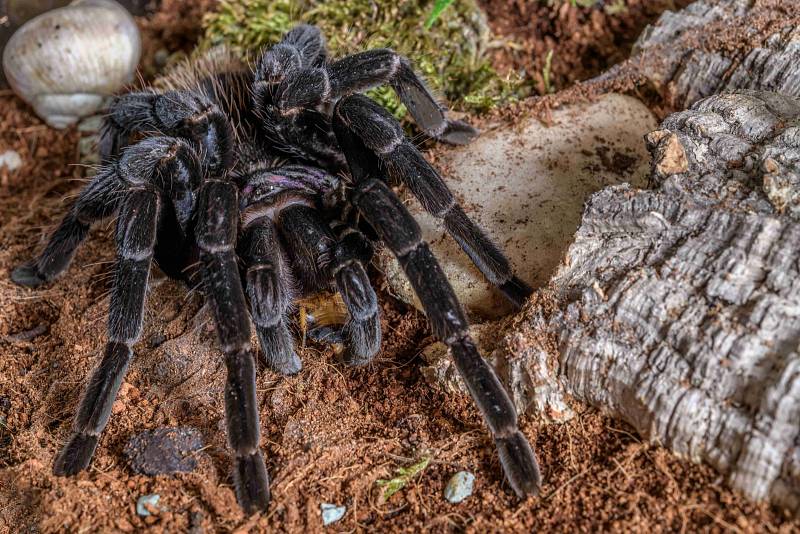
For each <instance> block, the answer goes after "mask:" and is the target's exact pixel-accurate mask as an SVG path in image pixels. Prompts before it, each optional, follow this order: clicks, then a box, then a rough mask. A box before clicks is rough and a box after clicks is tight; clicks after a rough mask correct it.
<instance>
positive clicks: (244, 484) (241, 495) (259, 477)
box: [233, 451, 269, 514]
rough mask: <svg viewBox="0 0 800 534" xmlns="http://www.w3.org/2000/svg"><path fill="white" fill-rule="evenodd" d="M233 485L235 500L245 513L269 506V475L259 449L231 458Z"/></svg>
mask: <svg viewBox="0 0 800 534" xmlns="http://www.w3.org/2000/svg"><path fill="white" fill-rule="evenodd" d="M233 463H234V467H233V485H234V488H235V489H236V500H237V501H239V504H240V505H241V507H242V508H243V509H244V510H245V511H246V512H247V513H250V514H252V513H255V512H258V511H261V510H266V509H267V507H268V506H269V475H267V468H266V466H265V465H264V458H263V457H262V456H261V452H260V451H256V452H254V453H253V454H247V455H245V456H237V457H235V458H234V459H233Z"/></svg>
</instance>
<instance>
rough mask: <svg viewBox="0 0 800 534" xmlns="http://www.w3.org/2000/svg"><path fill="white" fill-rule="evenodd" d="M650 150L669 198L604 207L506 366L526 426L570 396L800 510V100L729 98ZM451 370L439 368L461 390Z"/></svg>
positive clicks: (527, 316) (563, 409)
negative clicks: (530, 419) (799, 204)
mask: <svg viewBox="0 0 800 534" xmlns="http://www.w3.org/2000/svg"><path fill="white" fill-rule="evenodd" d="M648 144H649V149H650V151H651V154H652V156H653V170H652V175H651V178H652V185H653V188H652V189H647V190H643V189H633V188H631V187H629V186H627V185H625V186H614V187H609V188H607V189H605V190H603V191H601V192H599V193H596V194H595V195H594V196H593V197H592V198H591V200H590V201H589V202H588V204H587V206H586V210H585V212H584V216H583V221H582V223H581V226H580V228H579V230H578V232H577V234H576V236H575V242H574V243H573V244H572V245H571V246H570V248H569V251H568V252H567V255H566V258H565V259H564V262H563V263H562V265H561V267H560V268H559V270H558V271H557V273H556V275H555V276H554V277H553V279H552V280H551V284H550V286H549V287H548V288H547V289H543V290H541V291H539V292H538V293H537V294H536V295H534V297H533V299H532V300H531V302H530V303H529V304H528V306H527V308H526V309H525V310H524V311H523V312H522V313H521V314H520V315H519V316H518V317H516V318H515V319H514V320H513V321H512V324H511V325H510V327H509V328H508V330H507V334H506V335H505V338H504V339H502V340H501V341H500V342H499V343H495V344H494V345H495V346H496V347H497V348H496V349H495V350H494V351H493V353H492V358H493V362H494V364H495V366H496V367H497V368H498V370H499V371H500V375H501V376H502V377H503V378H504V380H505V383H506V386H507V387H508V389H509V390H510V392H511V394H512V397H513V398H514V400H515V402H516V404H517V408H518V409H519V410H520V412H525V411H528V413H529V414H535V415H539V416H542V417H544V418H545V419H551V420H552V419H556V420H558V419H563V418H567V417H569V416H570V415H571V410H570V408H569V399H570V398H572V399H576V400H579V401H582V402H585V403H588V404H591V405H593V406H596V407H598V408H601V409H602V410H604V411H606V412H608V413H609V414H611V415H612V416H614V417H618V418H621V419H623V420H625V421H627V422H628V423H629V424H631V425H632V426H633V427H634V428H635V429H636V430H637V431H638V432H639V433H640V434H641V435H642V436H644V437H646V438H649V439H650V440H652V441H654V442H658V443H660V444H663V445H664V446H666V447H668V448H669V449H671V450H672V451H674V452H675V453H677V454H679V455H681V456H684V457H686V458H689V459H691V460H692V461H695V462H706V463H708V464H710V465H712V466H713V467H715V468H716V469H717V470H719V472H720V473H722V474H723V475H724V476H725V477H726V479H727V481H728V482H729V484H730V485H731V486H733V487H734V488H737V489H739V490H742V491H743V492H744V493H745V494H746V495H748V496H749V497H750V498H752V499H755V500H762V499H764V500H770V501H772V502H774V503H777V504H781V505H783V506H786V507H788V508H791V509H794V510H797V509H798V508H800V222H798V218H800V213H799V212H798V211H797V210H796V206H797V199H798V195H800V190H799V189H798V187H799V186H798V184H800V99H794V98H792V97H786V96H782V95H778V94H775V93H766V92H752V91H750V92H740V93H734V94H728V95H721V96H713V97H710V98H708V99H705V100H701V101H700V102H698V103H697V104H696V105H695V106H693V107H692V109H690V110H688V111H683V112H679V113H675V114H673V115H671V116H670V117H669V118H668V119H667V120H666V121H664V123H663V125H662V128H661V129H659V130H657V131H655V132H653V133H652V134H650V135H649V136H648ZM479 337H480V336H479ZM491 346H492V345H491V343H490V344H489V347H490V348H491ZM437 352H438V354H437ZM437 356H441V349H440V348H437V347H432V348H430V349H428V351H427V357H428V358H429V360H430V361H431V362H432V363H431V365H430V367H428V368H427V372H428V373H429V374H432V376H433V377H435V378H437V379H438V380H439V381H440V382H444V383H446V384H450V385H451V386H453V387H460V386H459V385H458V383H457V381H456V380H455V378H454V376H453V372H452V369H450V365H449V363H448V361H447V359H444V358H437Z"/></svg>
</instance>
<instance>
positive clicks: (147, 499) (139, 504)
mask: <svg viewBox="0 0 800 534" xmlns="http://www.w3.org/2000/svg"><path fill="white" fill-rule="evenodd" d="M159 500H161V495H159V494H158V493H152V494H150V495H142V496H141V497H139V499H138V500H137V501H136V513H137V514H139V515H140V516H142V517H146V516H148V515H150V510H148V509H147V506H146V505H150V507H152V508H156V507H157V506H158V501H159Z"/></svg>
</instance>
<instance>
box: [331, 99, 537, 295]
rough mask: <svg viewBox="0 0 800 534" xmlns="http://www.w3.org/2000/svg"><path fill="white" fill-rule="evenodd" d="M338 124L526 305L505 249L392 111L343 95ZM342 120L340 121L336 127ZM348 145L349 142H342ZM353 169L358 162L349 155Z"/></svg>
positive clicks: (496, 282) (487, 272)
mask: <svg viewBox="0 0 800 534" xmlns="http://www.w3.org/2000/svg"><path fill="white" fill-rule="evenodd" d="M334 115H335V116H334V128H335V129H337V128H338V129H337V130H336V135H337V137H340V144H341V135H342V129H343V128H344V129H345V130H347V131H348V132H349V133H348V134H347V135H353V136H355V137H356V138H357V139H358V144H359V149H360V150H362V151H363V152H364V153H365V154H366V153H367V152H368V153H370V154H374V156H375V157H377V158H378V159H379V160H380V161H381V164H382V165H383V167H384V168H385V169H386V173H388V175H389V177H390V178H391V179H392V180H393V181H394V182H396V183H405V184H407V185H408V187H409V189H411V192H412V193H413V194H414V196H415V197H417V199H419V201H420V204H422V207H423V208H425V210H426V211H427V212H428V213H430V214H431V215H433V216H434V217H436V218H438V219H442V221H443V223H444V227H445V229H446V230H447V233H449V234H450V235H451V236H452V237H453V239H454V240H455V241H456V242H457V243H458V245H459V246H460V247H461V249H462V250H463V251H464V252H465V253H466V254H467V256H469V258H470V260H472V263H474V264H475V266H476V267H477V268H478V269H479V270H480V271H481V273H483V275H484V276H485V277H486V279H487V280H489V282H491V283H492V284H493V285H494V286H496V287H497V288H498V289H499V290H500V292H501V293H503V295H504V296H505V297H506V298H507V299H508V300H509V301H510V302H511V303H512V304H514V305H515V306H517V307H518V308H519V307H522V305H523V304H524V303H525V300H526V299H527V298H528V297H529V296H530V295H531V293H532V292H533V291H532V289H531V288H530V287H529V286H528V285H527V284H526V283H525V282H524V281H522V280H521V279H520V278H518V277H517V276H516V275H515V274H514V272H513V270H512V269H511V264H510V263H509V261H508V259H507V258H506V257H505V254H503V252H502V251H501V250H500V248H499V247H498V246H497V245H495V244H494V242H493V241H492V240H491V239H490V238H489V236H487V235H486V232H484V231H483V230H482V229H481V228H480V227H479V226H478V225H477V224H475V222H473V221H472V219H470V218H469V217H468V216H467V214H466V213H464V210H463V209H462V208H461V206H460V205H459V204H458V202H457V201H456V199H455V197H454V196H453V193H452V192H450V189H449V188H448V187H447V184H446V183H445V182H444V180H442V177H441V176H439V173H438V172H436V170H435V169H434V168H433V167H432V166H431V164H430V163H428V162H427V161H426V160H425V158H424V157H423V156H422V154H420V152H419V150H417V148H416V147H415V146H414V144H413V143H411V142H410V141H409V140H408V139H406V138H405V135H404V134H403V129H402V128H401V127H400V125H399V124H398V123H397V121H396V120H395V119H394V117H392V116H391V115H390V114H389V112H388V111H386V110H385V109H383V108H382V107H381V106H380V105H378V104H377V103H375V102H374V101H372V100H371V99H369V98H367V97H365V96H363V95H353V96H350V97H348V98H345V99H343V100H341V101H340V102H339V103H338V104H337V106H336V110H335V112H334ZM337 125H338V126H337ZM342 148H343V149H344V147H342ZM348 163H349V164H350V168H351V170H352V168H353V165H356V164H357V162H355V161H353V160H352V158H349V159H348Z"/></svg>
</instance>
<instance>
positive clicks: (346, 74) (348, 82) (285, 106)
mask: <svg viewBox="0 0 800 534" xmlns="http://www.w3.org/2000/svg"><path fill="white" fill-rule="evenodd" d="M283 75H284V76H283V78H282V80H281V81H280V83H278V84H277V87H276V88H275V89H274V95H273V100H272V104H273V105H275V106H276V107H277V108H278V110H279V113H280V115H283V116H294V115H296V113H297V112H298V111H299V110H302V109H309V108H312V109H313V108H314V107H316V106H319V105H320V104H326V103H330V102H336V101H337V100H338V99H340V98H343V97H345V96H349V95H352V94H354V93H359V92H362V91H366V90H368V89H371V88H373V87H377V86H380V85H384V84H389V85H390V86H391V87H392V88H393V89H394V91H395V92H396V93H397V95H398V96H399V97H400V101H401V102H402V103H403V104H405V106H406V108H408V111H409V113H411V116H412V117H413V118H414V121H415V122H416V123H417V124H418V125H419V127H420V128H422V130H423V131H424V132H425V133H426V134H428V135H429V136H431V137H433V138H434V139H438V140H440V141H444V142H447V143H451V144H458V145H463V144H467V143H469V142H470V141H471V140H472V139H474V138H475V137H476V136H477V135H478V131H477V130H475V128H473V127H472V126H470V125H469V124H467V123H465V122H463V121H458V120H450V119H448V118H447V116H446V113H445V108H444V107H443V106H441V105H440V104H439V103H438V102H437V101H436V99H435V98H434V96H433V95H432V94H431V92H430V91H429V90H428V88H427V87H426V86H425V83H424V82H423V81H422V80H421V79H420V78H419V77H418V76H417V75H416V74H415V73H414V69H413V68H412V66H411V63H410V61H409V60H408V59H406V58H405V57H403V56H401V55H399V54H397V53H396V52H395V51H394V50H390V49H387V48H378V49H374V50H368V51H366V52H359V53H357V54H352V55H350V56H345V57H343V58H342V59H339V60H336V61H333V62H330V63H328V64H327V65H321V66H313V67H311V66H303V67H297V66H295V65H291V66H290V68H288V69H286V70H285V71H283Z"/></svg>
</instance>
